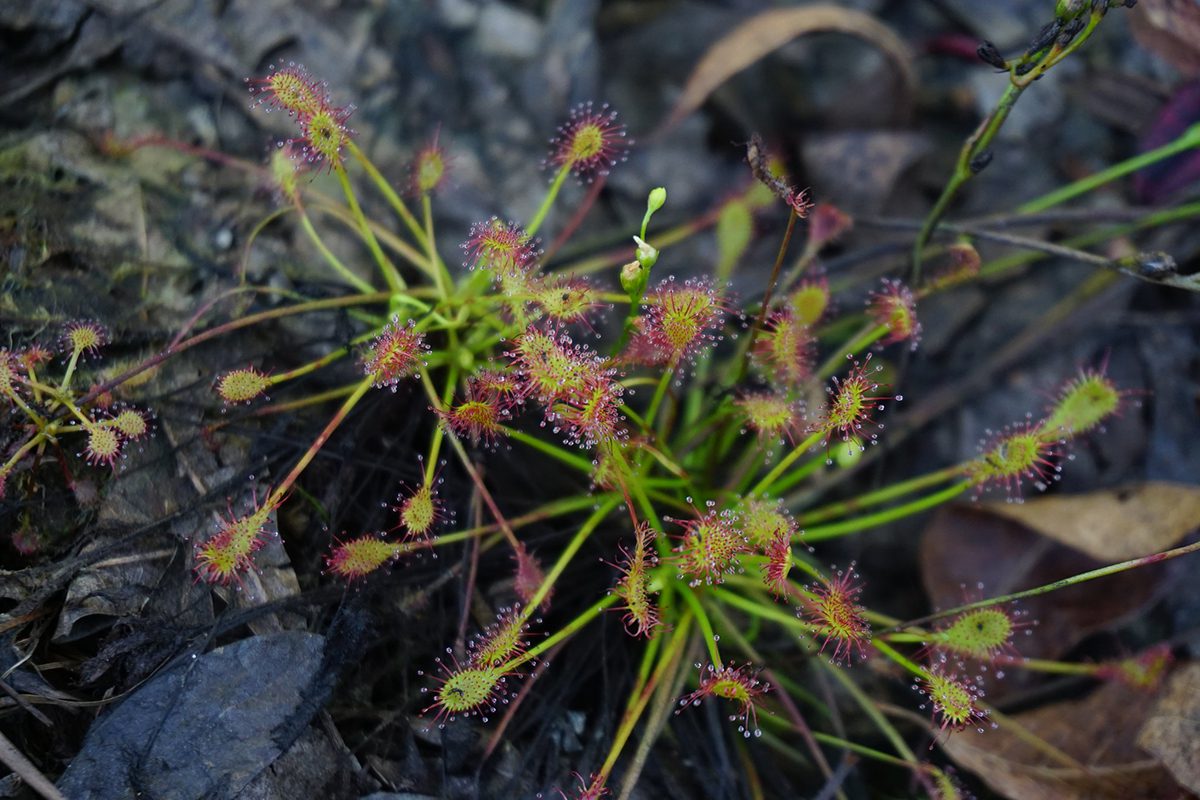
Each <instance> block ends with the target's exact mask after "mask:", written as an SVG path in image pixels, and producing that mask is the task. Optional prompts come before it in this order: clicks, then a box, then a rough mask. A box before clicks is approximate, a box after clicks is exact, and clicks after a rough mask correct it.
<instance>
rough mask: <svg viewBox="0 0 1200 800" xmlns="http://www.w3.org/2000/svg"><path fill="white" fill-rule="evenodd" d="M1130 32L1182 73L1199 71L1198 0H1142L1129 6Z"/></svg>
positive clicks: (1199, 34) (1196, 72) (1188, 73)
mask: <svg viewBox="0 0 1200 800" xmlns="http://www.w3.org/2000/svg"><path fill="white" fill-rule="evenodd" d="M1132 26H1133V35H1134V37H1135V38H1136V39H1137V40H1138V42H1140V43H1141V45H1142V46H1143V47H1145V48H1146V49H1148V50H1153V51H1154V52H1155V53H1157V54H1158V55H1160V56H1162V58H1164V59H1165V60H1167V61H1169V62H1170V63H1171V64H1173V65H1174V66H1175V67H1176V68H1177V69H1178V70H1179V71H1180V72H1182V73H1184V74H1186V75H1200V4H1197V3H1196V0H1142V2H1140V3H1138V5H1137V7H1136V8H1135V9H1134V10H1133V18H1132Z"/></svg>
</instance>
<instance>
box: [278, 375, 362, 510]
mask: <svg viewBox="0 0 1200 800" xmlns="http://www.w3.org/2000/svg"><path fill="white" fill-rule="evenodd" d="M378 379H379V375H378V373H373V374H371V375H368V376H367V377H365V378H363V380H362V382H361V383H359V384H358V387H357V388H356V389H355V390H354V393H353V394H351V395H350V396H349V397H347V398H346V400H345V401H344V402H343V403H342V406H341V408H339V409H338V410H337V413H335V414H334V415H333V417H332V418H330V420H329V422H328V423H326V425H325V428H324V429H323V430H322V431H321V432H320V433H319V434H318V435H317V438H316V439H314V440H313V443H312V444H311V445H309V446H308V450H306V451H305V452H304V455H303V456H301V457H300V460H299V461H297V462H296V464H295V466H293V467H292V469H291V471H290V472H289V473H288V474H287V475H286V476H285V477H284V479H283V480H282V481H280V482H279V485H278V486H276V487H275V489H274V490H273V491H272V492H271V495H270V497H269V498H268V499H267V501H266V502H265V503H264V504H263V506H264V507H272V506H278V505H279V504H280V503H282V502H283V498H284V497H285V496H286V495H287V493H288V490H289V489H290V488H291V487H292V484H293V483H295V482H296V479H297V478H299V477H300V473H302V472H304V469H305V467H307V466H308V465H309V463H310V462H311V461H312V460H313V459H314V458H315V457H316V455H317V453H318V452H319V451H320V449H321V448H322V447H324V446H325V442H327V441H328V440H329V437H330V436H332V435H333V432H334V431H335V430H337V429H338V426H339V425H341V424H342V422H343V421H345V419H346V416H347V415H348V414H349V413H350V412H351V410H353V409H354V407H355V406H356V405H358V401H359V400H362V399H363V396H364V395H366V393H367V392H369V391H370V390H371V387H372V386H374V385H375V381H376V380H378Z"/></svg>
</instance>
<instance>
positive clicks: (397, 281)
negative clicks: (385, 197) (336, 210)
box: [333, 161, 405, 294]
mask: <svg viewBox="0 0 1200 800" xmlns="http://www.w3.org/2000/svg"><path fill="white" fill-rule="evenodd" d="M333 172H334V174H335V175H337V179H338V183H340V184H341V186H342V193H343V194H344V195H345V196H346V204H347V205H348V206H350V213H351V215H353V217H354V221H355V222H356V223H358V232H359V234H360V235H361V236H362V238H363V241H364V242H365V243H366V245H367V249H368V250H370V251H371V255H372V256H373V257H374V258H375V263H376V264H377V265H378V266H379V270H380V272H382V273H383V280H384V281H385V282H386V283H387V286H388V289H389V290H390V291H391V292H392V293H393V294H398V293H400V292H402V291H404V289H405V284H404V279H403V278H401V277H400V273H399V272H397V271H396V265H395V264H393V263H392V262H391V260H390V259H389V258H388V257H387V256H386V255H385V254H384V252H383V248H381V247H380V246H379V240H378V239H376V238H375V232H374V231H372V230H371V225H370V223H368V222H367V217H366V215H365V214H363V210H362V207H361V206H360V205H359V204H358V197H357V196H356V195H355V194H354V187H353V186H351V185H350V176H348V175H347V174H346V168H345V167H344V166H342V163H341V162H340V161H338V162H335V163H334V165H333Z"/></svg>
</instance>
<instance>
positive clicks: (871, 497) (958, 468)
mask: <svg viewBox="0 0 1200 800" xmlns="http://www.w3.org/2000/svg"><path fill="white" fill-rule="evenodd" d="M968 463H970V462H968ZM963 466H964V465H963V464H956V465H955V466H952V467H946V468H944V469H939V470H934V471H933V472H928V473H926V474H924V475H919V476H917V477H915V478H909V479H908V480H906V481H901V482H899V483H894V484H892V485H891V486H885V487H884V488H882V489H876V490H875V491H873V492H867V493H866V494H863V495H859V496H858V497H855V498H853V499H850V500H843V501H840V502H837V503H830V504H828V505H825V506H821V507H820V508H816V509H813V510H812V511H806V512H804V513H803V514H802V515H801V516H800V517H799V519H797V522H798V523H800V525H801V526H804V525H807V524H811V523H813V522H820V521H822V520H826V519H829V518H830V517H841V516H844V515H846V514H853V513H856V512H858V511H861V510H862V509H864V508H870V507H871V506H874V505H879V504H880V503H886V502H887V501H889V500H894V499H896V498H897V497H903V496H904V495H906V494H911V493H912V492H915V491H917V490H919V489H924V488H926V487H927V486H935V485H937V484H939V483H942V482H944V481H947V480H950V479H951V478H955V477H958V476H959V475H961V474H962V473H963Z"/></svg>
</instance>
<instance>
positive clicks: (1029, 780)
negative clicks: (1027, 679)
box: [942, 683, 1183, 800]
mask: <svg viewBox="0 0 1200 800" xmlns="http://www.w3.org/2000/svg"><path fill="white" fill-rule="evenodd" d="M1152 700H1153V697H1152V696H1151V695H1148V694H1146V693H1144V692H1140V691H1138V690H1136V689H1132V688H1130V687H1128V686H1126V685H1124V684H1121V683H1109V684H1105V685H1104V686H1101V687H1099V688H1097V689H1096V690H1095V691H1094V692H1092V693H1091V694H1089V695H1087V696H1086V697H1084V698H1083V699H1080V700H1067V701H1063V702H1060V703H1053V704H1051V705H1048V706H1044V707H1042V708H1039V709H1037V710H1036V711H1029V712H1025V713H1023V714H1017V715H1015V716H1013V717H1012V721H1013V722H1015V723H1016V724H1017V725H1018V726H1020V728H1021V729H1023V731H1020V730H1016V729H1014V728H1012V727H1009V726H1006V725H1001V727H999V728H998V729H995V730H989V731H987V732H985V733H982V734H975V733H972V732H962V733H956V734H953V735H951V736H950V737H949V738H947V739H946V741H945V742H944V743H943V744H942V747H943V749H944V750H945V751H946V753H947V754H948V755H949V756H950V757H951V758H952V759H954V761H955V762H956V763H958V765H959V766H960V767H962V768H964V769H968V770H970V771H971V772H974V773H975V774H976V775H978V776H979V777H980V778H982V779H983V780H984V782H986V783H987V784H988V786H990V787H991V788H992V790H993V791H995V792H997V793H999V794H1001V795H1004V796H1005V797H1009V798H1013V800H1163V798H1170V797H1180V796H1183V792H1182V791H1181V790H1180V789H1179V787H1178V786H1176V784H1175V782H1174V781H1173V780H1172V779H1171V774H1170V773H1169V772H1168V771H1167V770H1166V769H1165V768H1164V767H1163V765H1162V764H1160V763H1159V762H1158V761H1157V760H1155V759H1153V758H1149V757H1147V755H1146V754H1145V753H1144V752H1142V751H1141V750H1139V749H1138V747H1137V744H1136V742H1135V739H1136V737H1137V735H1138V731H1139V729H1140V728H1141V726H1142V724H1143V722H1144V720H1145V718H1146V712H1147V710H1148V709H1149V708H1150V707H1151V706H1152V705H1153V703H1152ZM1030 733H1031V734H1033V735H1034V736H1037V737H1039V738H1041V739H1043V740H1045V741H1046V742H1048V743H1049V744H1050V745H1052V746H1053V747H1054V748H1056V749H1057V750H1058V751H1059V752H1058V754H1057V757H1056V756H1055V755H1051V754H1049V753H1047V752H1046V751H1044V750H1039V749H1037V748H1035V747H1033V746H1032V745H1031V744H1029V742H1028V741H1027V739H1028V738H1029V737H1028V734H1030ZM1022 734H1024V735H1022Z"/></svg>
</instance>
